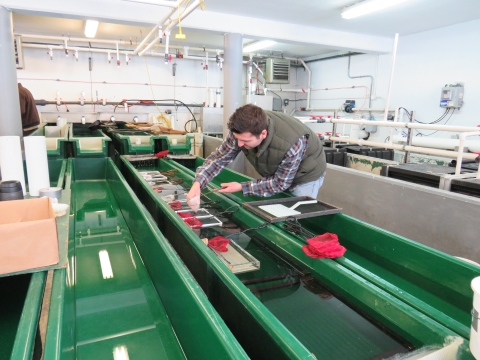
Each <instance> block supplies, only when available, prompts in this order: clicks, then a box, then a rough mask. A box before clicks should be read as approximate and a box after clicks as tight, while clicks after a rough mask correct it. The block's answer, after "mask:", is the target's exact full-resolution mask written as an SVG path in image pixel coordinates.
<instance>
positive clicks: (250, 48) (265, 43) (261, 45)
mask: <svg viewBox="0 0 480 360" xmlns="http://www.w3.org/2000/svg"><path fill="white" fill-rule="evenodd" d="M276 43H277V42H276V41H272V40H262V41H256V42H254V43H251V44H248V45H247V46H245V47H244V48H243V52H244V53H245V52H246V53H249V52H254V51H257V50H260V49H265V48H267V47H269V46H272V45H274V44H276Z"/></svg>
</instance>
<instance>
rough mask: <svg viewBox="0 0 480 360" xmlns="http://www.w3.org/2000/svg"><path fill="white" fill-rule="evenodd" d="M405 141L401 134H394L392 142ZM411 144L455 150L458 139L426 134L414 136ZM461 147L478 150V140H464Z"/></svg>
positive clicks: (458, 142) (479, 143)
mask: <svg viewBox="0 0 480 360" xmlns="http://www.w3.org/2000/svg"><path fill="white" fill-rule="evenodd" d="M406 141H407V139H406V138H404V137H402V135H394V136H393V142H394V143H405V142H406ZM411 145H413V146H421V147H429V148H435V149H447V150H455V148H459V146H460V140H458V139H445V138H430V137H426V136H414V137H413V138H412V143H411ZM463 147H464V148H465V147H466V148H468V150H469V151H471V152H479V151H480V141H475V140H465V142H464V144H463Z"/></svg>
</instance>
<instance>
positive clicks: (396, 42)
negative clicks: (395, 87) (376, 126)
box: [370, 33, 398, 121]
mask: <svg viewBox="0 0 480 360" xmlns="http://www.w3.org/2000/svg"><path fill="white" fill-rule="evenodd" d="M397 45H398V33H397V34H395V41H394V42H393V53H392V70H391V71H390V82H389V84H388V93H387V101H386V103H385V115H384V116H383V120H385V121H387V118H388V111H387V109H388V105H390V93H391V91H392V83H393V70H394V69H395V59H396V58H397ZM371 95H372V94H370V96H371Z"/></svg>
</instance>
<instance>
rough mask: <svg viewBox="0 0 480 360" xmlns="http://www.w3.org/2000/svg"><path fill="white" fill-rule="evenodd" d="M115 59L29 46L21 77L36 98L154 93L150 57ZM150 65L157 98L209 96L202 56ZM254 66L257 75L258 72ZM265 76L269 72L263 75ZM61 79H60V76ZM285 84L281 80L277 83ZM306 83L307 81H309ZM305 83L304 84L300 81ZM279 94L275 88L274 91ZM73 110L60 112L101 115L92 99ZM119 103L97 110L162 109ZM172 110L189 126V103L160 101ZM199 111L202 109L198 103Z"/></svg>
mask: <svg viewBox="0 0 480 360" xmlns="http://www.w3.org/2000/svg"><path fill="white" fill-rule="evenodd" d="M112 55H113V56H114V59H113V60H112V61H111V63H108V59H107V54H98V53H93V54H89V53H86V52H80V54H79V60H78V62H77V61H75V59H74V58H73V57H72V53H70V55H69V57H66V56H65V54H64V53H63V52H62V51H60V50H54V56H53V60H50V57H49V56H48V55H47V49H45V50H42V49H32V48H25V49H24V59H25V69H24V70H17V76H18V81H19V82H21V83H22V84H23V85H24V86H25V87H27V88H28V89H29V90H30V91H31V92H32V94H33V95H34V97H35V99H45V100H49V101H53V100H55V98H56V94H57V91H59V92H60V97H61V98H62V99H63V100H64V101H78V100H79V98H80V94H81V92H82V91H84V92H85V98H86V103H88V102H89V101H90V99H91V96H92V95H91V94H93V98H94V100H95V98H96V92H97V91H98V98H99V99H103V98H106V99H107V101H111V102H120V101H121V100H122V99H152V98H153V95H152V91H151V88H150V86H149V85H148V83H149V78H148V72H147V66H146V64H145V57H138V56H134V57H132V59H131V61H130V62H129V65H126V63H125V56H124V55H121V56H120V61H121V65H120V66H119V67H118V66H117V65H116V57H115V53H114V52H112ZM89 56H91V57H92V59H93V68H92V87H91V86H90V71H89V67H88V57H89ZM146 59H147V63H148V70H149V72H150V79H151V83H152V84H153V91H154V95H155V96H154V97H155V99H157V100H158V99H178V100H180V101H183V102H185V103H187V104H201V103H203V102H204V101H206V98H205V85H206V80H207V79H206V76H207V72H206V71H205V70H203V66H202V61H201V60H190V59H178V60H176V61H174V62H176V63H177V69H176V76H172V64H168V65H165V64H164V62H163V58H161V57H146ZM303 71H304V70H303V68H299V69H297V68H292V69H291V82H290V84H285V85H282V87H285V88H292V87H296V86H297V73H298V72H303ZM255 73H256V70H254V74H253V76H255ZM243 79H244V83H243V84H242V86H243V87H244V91H243V93H244V94H246V92H247V91H246V87H247V67H246V66H244V69H243ZM260 79H261V80H262V81H263V78H262V77H261V76H260ZM57 80H60V81H57ZM208 85H209V87H213V88H222V87H223V72H222V71H221V70H220V69H219V67H217V66H216V64H215V62H209V71H208ZM272 86H273V87H274V88H279V87H280V86H279V85H276V84H274V85H272ZM303 86H306V85H303ZM300 88H301V86H300ZM278 94H279V95H280V96H281V97H282V99H290V100H294V99H296V98H298V97H300V98H301V97H302V94H297V93H294V92H278ZM269 95H273V94H271V93H270V94H269ZM296 104H298V105H302V106H305V105H306V102H301V103H300V102H294V101H292V102H291V103H290V104H289V105H288V106H286V107H284V109H285V110H286V111H287V113H290V111H292V110H293V109H294V107H295V106H296ZM38 109H39V111H40V112H43V117H42V118H43V119H44V120H45V121H48V120H55V119H56V118H57V115H58V114H57V109H56V107H55V106H51V105H50V106H39V107H38ZM69 109H70V113H69V114H65V111H66V108H65V106H59V111H60V113H61V114H60V115H61V116H64V117H67V118H69V120H70V119H72V118H73V119H74V120H75V121H77V120H78V121H80V118H81V116H82V115H85V116H86V118H87V121H94V120H95V118H96V115H95V114H93V110H94V109H93V106H92V105H91V104H88V105H85V106H83V107H82V106H76V105H69ZM113 109H114V107H113V106H111V105H109V106H102V105H97V106H96V108H95V110H96V111H100V112H102V115H101V119H102V120H103V119H109V118H110V115H115V118H116V120H126V121H131V120H132V118H133V115H134V114H136V113H143V114H146V113H153V114H158V111H157V109H156V108H155V107H151V106H150V107H142V106H135V107H132V108H130V113H129V114H126V112H125V109H124V108H123V107H118V108H117V110H116V112H115V113H114V112H113ZM167 109H170V110H172V112H173V113H174V114H176V115H177V121H176V128H183V125H184V123H185V121H187V120H189V119H190V118H191V115H190V113H189V112H188V110H187V109H185V108H183V107H179V108H178V109H175V108H173V107H160V111H162V112H163V111H165V110H167ZM192 111H194V112H195V114H197V113H198V110H197V109H195V108H192ZM139 118H140V121H147V115H143V117H142V115H140V117H139Z"/></svg>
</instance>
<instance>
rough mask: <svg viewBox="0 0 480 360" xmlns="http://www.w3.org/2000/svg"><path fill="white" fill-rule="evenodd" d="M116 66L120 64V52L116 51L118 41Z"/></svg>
mask: <svg viewBox="0 0 480 360" xmlns="http://www.w3.org/2000/svg"><path fill="white" fill-rule="evenodd" d="M117 66H120V53H119V52H118V43H117Z"/></svg>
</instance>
